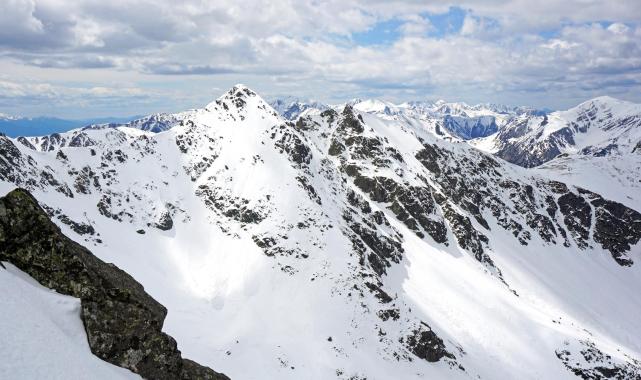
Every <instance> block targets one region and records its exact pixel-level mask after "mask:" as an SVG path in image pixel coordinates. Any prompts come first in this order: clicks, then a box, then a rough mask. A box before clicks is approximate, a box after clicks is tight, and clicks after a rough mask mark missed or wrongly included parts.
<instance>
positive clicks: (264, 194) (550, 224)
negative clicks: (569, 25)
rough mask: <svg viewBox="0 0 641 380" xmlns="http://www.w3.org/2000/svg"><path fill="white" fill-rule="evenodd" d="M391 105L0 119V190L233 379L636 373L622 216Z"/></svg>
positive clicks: (630, 233)
mask: <svg viewBox="0 0 641 380" xmlns="http://www.w3.org/2000/svg"><path fill="white" fill-rule="evenodd" d="M393 116H394V117H387V116H382V115H380V114H379V113H378V112H361V111H359V110H358V107H356V106H354V107H353V108H352V107H350V106H346V107H343V108H342V109H340V110H339V111H338V112H337V111H335V110H332V109H328V110H324V111H322V112H318V113H312V114H308V115H305V117H303V118H301V119H299V120H298V121H297V122H296V123H292V122H288V121H287V120H285V119H283V118H282V117H281V116H280V115H278V113H277V112H276V111H275V110H274V109H273V108H272V107H270V106H269V105H268V104H267V103H266V102H265V101H263V100H262V99H261V98H260V96H258V95H257V94H255V93H254V92H253V91H251V90H250V89H248V88H246V87H244V86H236V87H234V88H232V89H231V90H230V91H229V92H228V93H226V94H224V95H223V96H221V97H220V98H219V99H217V100H215V101H213V102H212V103H210V104H208V105H207V106H206V107H205V108H203V109H200V110H194V111H192V112H191V114H190V115H189V117H186V118H185V119H184V120H183V121H182V123H179V124H178V125H175V126H174V127H172V128H170V129H168V130H167V131H164V132H160V133H151V132H147V131H141V130H139V129H134V128H127V127H117V128H106V129H105V128H89V129H84V130H75V131H71V132H69V133H66V134H61V136H60V138H59V139H48V141H47V142H46V144H47V145H46V148H43V147H42V146H43V145H42V144H43V139H42V138H40V139H22V140H19V139H8V138H6V137H5V138H2V140H1V141H0V154H1V156H0V158H2V160H0V179H1V180H0V190H1V191H3V192H6V191H8V190H9V189H11V188H13V187H15V186H23V187H27V188H28V189H29V190H30V191H32V192H33V194H34V195H35V196H36V198H37V199H38V200H39V201H40V202H41V203H42V204H43V205H45V206H46V207H47V208H48V211H49V213H50V215H51V216H52V218H53V219H54V220H55V221H56V223H58V224H59V225H60V226H61V228H62V229H63V231H64V232H65V233H66V234H68V235H69V236H70V237H72V238H73V239H75V240H77V241H79V242H81V243H82V244H84V245H86V246H87V247H88V248H89V249H90V250H91V251H92V252H93V253H94V254H95V255H96V256H98V257H99V258H101V259H103V260H105V261H108V262H113V263H115V264H116V265H118V266H119V267H120V268H122V269H123V270H125V271H127V272H128V273H130V274H131V275H132V276H134V277H135V278H136V280H137V281H139V282H140V283H142V284H143V285H144V287H145V289H146V291H147V292H148V293H149V294H150V295H152V296H153V297H154V298H155V299H156V300H158V301H159V302H160V303H162V304H163V305H165V306H166V307H167V309H168V310H169V313H168V316H167V319H166V321H165V325H164V329H165V331H166V332H167V333H169V334H170V335H172V336H173V337H175V338H176V340H177V341H178V345H179V349H180V350H181V351H182V352H183V354H184V355H185V356H187V357H190V358H192V359H194V360H195V361H197V362H199V363H201V364H203V365H207V366H210V367H212V368H216V369H217V370H220V371H222V372H224V373H226V374H227V375H229V376H230V377H231V378H233V379H264V378H279V379H300V378H307V379H329V378H337V379H364V378H367V379H390V378H402V379H422V378H436V379H441V378H448V379H470V378H481V379H500V378H506V379H507V378H519V379H547V378H554V379H572V378H575V374H574V373H573V371H576V372H577V373H582V374H589V373H597V372H598V370H596V369H595V368H596V367H604V368H609V369H610V370H611V371H614V372H617V373H620V374H622V375H624V376H635V374H636V376H639V373H641V365H639V359H640V358H641V340H640V339H639V336H641V322H640V321H639V318H638V314H639V311H641V293H639V292H638V291H637V290H638V288H639V285H640V284H641V269H639V268H640V266H639V263H640V262H641V249H640V248H641V245H640V244H639V238H640V237H641V231H639V230H637V229H636V228H637V226H639V225H641V214H638V213H637V212H635V211H634V210H631V209H628V208H625V207H623V206H619V205H618V204H617V203H614V202H610V201H608V200H607V197H606V199H604V198H602V197H600V196H599V195H598V194H594V193H589V192H583V191H582V190H579V189H577V188H576V187H573V186H565V185H563V184H560V183H556V182H551V181H550V180H549V179H548V178H547V177H546V176H544V175H541V174H539V173H538V172H532V171H528V170H527V169H524V168H521V167H518V166H515V165H511V164H509V163H505V162H502V161H499V160H496V159H494V158H492V157H491V156H489V155H486V154H484V153H482V152H479V151H478V150H477V149H474V148H473V147H471V146H470V145H468V144H467V143H465V142H463V141H462V140H460V139H458V138H455V137H452V136H451V135H450V136H449V137H448V136H447V135H446V134H447V133H448V132H447V131H445V132H444V131H440V132H439V130H438V129H437V128H436V124H435V123H432V122H431V121H429V120H426V119H421V118H420V117H409V116H407V115H400V116H399V115H393ZM72 141H73V142H74V143H71V142H72ZM588 189H591V188H590V187H588ZM613 210H619V211H622V213H621V214H620V215H619V214H618V213H615V212H614V211H613ZM614 214H616V218H615V217H613V216H612V215H614ZM586 215H587V217H586ZM604 225H613V226H616V227H617V228H621V229H622V231H624V233H621V234H620V235H619V236H615V241H614V242H613V241H612V240H610V238H611V237H610V236H609V235H607V229H606V228H605V227H604ZM88 227H92V229H90V228H88ZM617 239H618V240H617ZM586 352H587V353H592V355H587V354H585V353H586ZM595 371H597V372H595Z"/></svg>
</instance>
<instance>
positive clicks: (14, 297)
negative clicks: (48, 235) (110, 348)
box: [0, 263, 140, 380]
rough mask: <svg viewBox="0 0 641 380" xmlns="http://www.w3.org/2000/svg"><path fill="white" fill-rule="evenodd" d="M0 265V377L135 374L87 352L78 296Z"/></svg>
mask: <svg viewBox="0 0 641 380" xmlns="http://www.w3.org/2000/svg"><path fill="white" fill-rule="evenodd" d="M4 266H5V267H6V268H7V269H3V268H0V288H1V289H2V292H3V296H2V297H0V309H1V310H2V318H0V342H2V344H1V345H0V356H1V357H2V364H0V378H2V379H52V380H63V379H65V380H66V379H68V380H81V379H105V380H112V379H140V377H139V376H137V375H135V374H133V373H132V372H130V371H128V370H125V369H122V368H119V367H116V366H114V365H111V364H109V363H107V362H104V361H102V360H100V359H98V358H97V357H95V356H93V354H92V353H91V351H90V350H89V345H88V344H87V336H86V334H85V329H84V327H83V326H82V322H81V320H80V300H78V299H76V298H73V297H69V296H65V295H61V294H58V293H56V292H54V291H52V290H50V289H47V288H45V287H43V286H41V285H40V284H38V283H37V282H36V281H35V280H34V279H32V278H31V277H29V276H28V275H26V274H24V273H23V272H21V271H20V270H19V269H17V268H16V267H14V266H13V265H11V264H8V263H4Z"/></svg>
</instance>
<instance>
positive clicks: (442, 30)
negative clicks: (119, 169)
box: [0, 0, 641, 118]
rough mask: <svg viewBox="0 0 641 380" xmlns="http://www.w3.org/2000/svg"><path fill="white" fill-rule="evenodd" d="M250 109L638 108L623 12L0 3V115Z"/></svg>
mask: <svg viewBox="0 0 641 380" xmlns="http://www.w3.org/2000/svg"><path fill="white" fill-rule="evenodd" d="M235 83H244V84H246V85H248V86H250V87H252V88H253V89H255V90H256V91H258V92H259V93H260V94H261V95H263V97H265V98H268V99H270V98H275V97H280V96H286V95H291V96H295V97H301V98H313V99H317V100H320V101H326V102H340V101H344V100H347V99H350V98H354V97H361V98H365V97H377V98H383V99H387V100H391V101H402V100H436V99H441V98H442V99H446V100H449V101H465V102H468V103H479V102H497V103H505V104H510V105H531V106H536V107H548V108H552V109H559V108H564V107H568V106H572V105H575V104H577V103H579V102H581V101H583V100H586V99H588V98H591V97H594V96H598V95H610V96H614V97H618V98H622V99H627V100H631V101H637V102H641V1H639V0H612V1H610V0H607V1H606V0H601V1H597V0H558V1H556V0H538V1H532V0H487V1H478V0H477V1H457V2H451V1H439V0H433V1H426V0H403V1H383V0H310V1H298V0H266V1H262V0H243V1H237V0H229V1H228V0H215V1H214V0H212V1H207V0H183V1H172V0H126V1H125V0H110V1H104V0H0V112H4V113H8V114H14V115H26V116H36V115H53V116H60V117H69V118H82V117H94V116H125V115H138V114H146V113H149V112H155V111H180V110H183V109H187V108H193V107H199V106H202V105H204V104H206V103H207V102H209V101H210V100H212V99H213V98H216V97H217V96H219V95H220V94H221V93H222V92H223V91H225V90H226V89H227V88H228V87H230V86H232V85H233V84H235Z"/></svg>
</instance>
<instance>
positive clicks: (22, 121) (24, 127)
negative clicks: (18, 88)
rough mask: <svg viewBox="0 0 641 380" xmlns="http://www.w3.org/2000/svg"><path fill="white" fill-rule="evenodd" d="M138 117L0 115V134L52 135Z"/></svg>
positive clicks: (14, 135) (12, 135)
mask: <svg viewBox="0 0 641 380" xmlns="http://www.w3.org/2000/svg"><path fill="white" fill-rule="evenodd" d="M139 117H140V116H131V117H101V118H92V119H80V120H74V119H60V118H57V117H47V116H40V117H21V116H9V115H6V114H2V113H0V133H4V134H5V135H7V136H10V137H17V136H42V135H49V134H52V133H61V132H66V131H69V130H71V129H74V128H80V127H84V126H87V125H91V124H103V123H117V124H121V123H126V122H128V121H130V120H133V119H137V118H139Z"/></svg>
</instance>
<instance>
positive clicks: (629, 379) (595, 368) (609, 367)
mask: <svg viewBox="0 0 641 380" xmlns="http://www.w3.org/2000/svg"><path fill="white" fill-rule="evenodd" d="M578 343H579V345H580V348H579V349H578V352H572V351H571V348H570V347H566V348H564V349H559V350H556V352H555V353H556V357H557V358H559V360H561V362H563V365H565V368H567V369H568V370H569V371H571V372H572V373H574V374H575V375H576V376H577V377H580V378H581V379H585V380H605V379H616V380H641V362H639V361H638V360H636V359H634V358H630V357H628V361H618V360H615V359H613V358H612V357H611V356H610V355H608V354H606V353H604V352H602V351H601V350H600V349H599V348H598V347H597V346H596V345H595V344H594V343H593V342H591V341H587V340H582V341H579V342H578Z"/></svg>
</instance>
